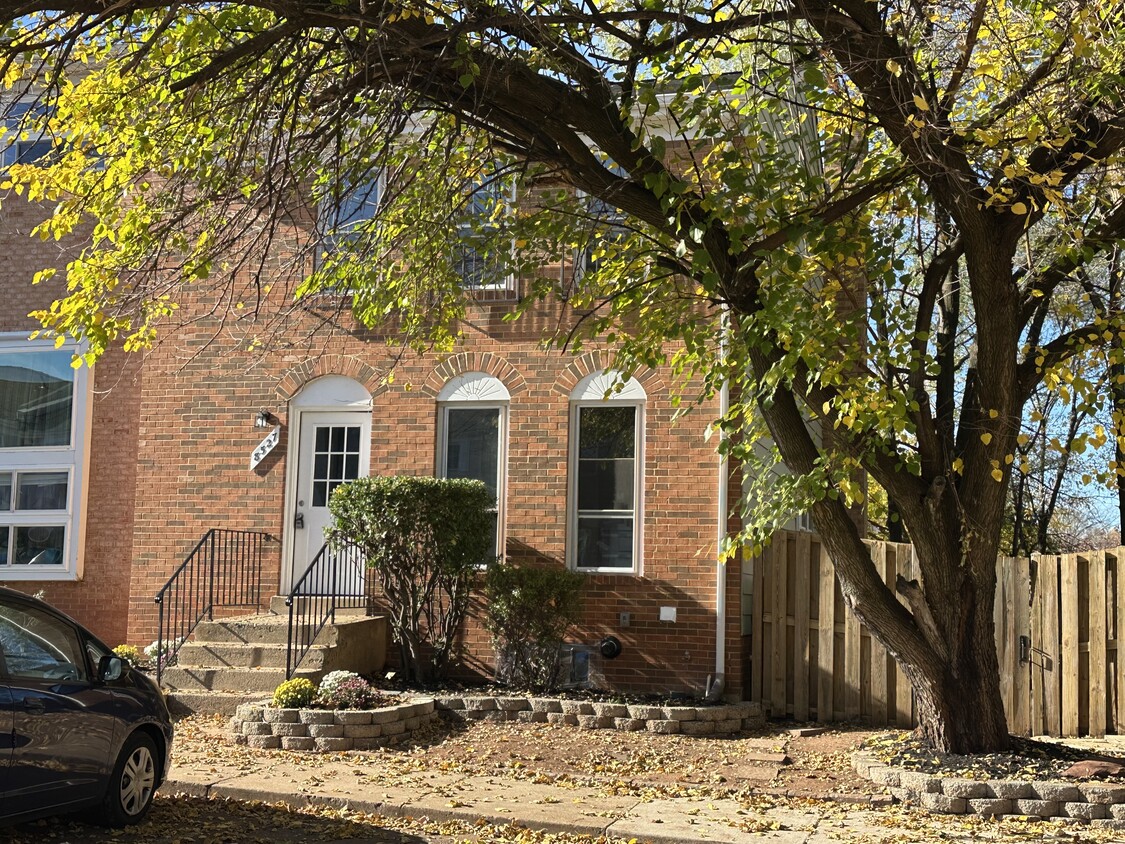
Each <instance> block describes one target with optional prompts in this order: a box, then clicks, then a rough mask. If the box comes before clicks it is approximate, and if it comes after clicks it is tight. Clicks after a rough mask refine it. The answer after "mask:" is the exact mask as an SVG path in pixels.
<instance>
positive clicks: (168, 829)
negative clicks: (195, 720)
mask: <svg viewBox="0 0 1125 844" xmlns="http://www.w3.org/2000/svg"><path fill="white" fill-rule="evenodd" d="M342 815H343V812H342V811H338V810H334V809H326V808H320V809H318V810H317V812H316V813H315V814H313V813H311V812H309V813H306V812H302V811H298V810H296V809H293V808H289V807H287V806H281V805H266V804H253V803H240V802H235V801H225V800H206V799H203V798H198V797H182V796H179V797H161V796H158V797H157V800H156V803H155V805H154V806H153V809H152V812H151V814H150V815H149V816H148V818H146V819H145V821H144V822H142V823H141V824H139V825H137V826H135V827H130V828H128V829H125V830H112V829H105V828H104V827H99V826H95V825H93V824H88V823H84V822H82V821H80V820H77V819H75V818H73V817H64V818H51V819H48V820H43V821H35V822H31V823H26V824H19V825H17V826H13V827H6V828H5V827H0V840H3V841H6V842H10V844H110V842H113V844H189V842H190V843H191V844H227V842H230V844H236V842H237V844H259V842H261V844H290V842H293V844H296V842H302V843H303V842H317V844H345V842H346V843H347V844H431V842H439V841H444V840H446V839H444V838H442V837H438V836H420V835H416V834H413V833H409V832H402V831H399V830H397V829H394V828H391V825H392V824H396V825H401V823H402V822H401V821H396V820H395V819H391V818H378V817H372V818H371V819H370V820H362V821H361V820H356V819H354V818H348V817H343V816H342Z"/></svg>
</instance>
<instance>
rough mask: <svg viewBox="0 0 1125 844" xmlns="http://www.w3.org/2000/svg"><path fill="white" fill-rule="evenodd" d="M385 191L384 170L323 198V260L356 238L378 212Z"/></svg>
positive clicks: (319, 218)
mask: <svg viewBox="0 0 1125 844" xmlns="http://www.w3.org/2000/svg"><path fill="white" fill-rule="evenodd" d="M382 194H383V177H382V175H381V174H380V175H378V176H376V177H374V178H372V179H370V180H369V181H367V182H365V183H363V184H361V185H357V186H354V187H352V186H344V187H342V188H341V190H340V193H339V194H338V195H336V196H330V197H325V198H324V199H322V200H321V202H320V208H319V211H318V214H317V232H318V235H319V239H320V245H319V248H318V250H317V254H318V255H319V256H320V259H321V260H323V258H324V256H326V255H328V254H330V253H332V252H336V251H337V250H340V249H343V248H346V247H347V246H348V245H349V244H350V243H352V242H354V241H355V239H356V237H357V236H358V232H359V229H360V228H362V227H363V226H364V225H365V224H366V223H367V222H368V221H369V220H371V219H373V218H374V217H375V214H376V213H377V212H378V210H379V199H380V197H381V196H382Z"/></svg>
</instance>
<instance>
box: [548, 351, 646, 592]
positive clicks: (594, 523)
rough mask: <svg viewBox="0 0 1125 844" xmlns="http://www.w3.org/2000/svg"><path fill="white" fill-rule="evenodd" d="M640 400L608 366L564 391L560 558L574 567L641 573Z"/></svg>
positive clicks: (636, 389)
mask: <svg viewBox="0 0 1125 844" xmlns="http://www.w3.org/2000/svg"><path fill="white" fill-rule="evenodd" d="M646 398H647V396H646V395H645V391H644V388H643V387H642V386H641V385H640V382H639V381H637V380H636V379H635V378H630V379H628V380H627V381H625V382H624V384H621V383H620V378H619V377H618V375H617V374H616V373H614V372H612V371H603V372H596V373H594V374H592V375H588V376H586V377H585V378H583V379H582V380H581V381H580V382H579V383H578V386H576V387H575V388H574V391H573V392H572V393H571V395H570V462H569V480H570V490H569V493H570V494H569V502H570V503H569V509H568V518H567V540H568V541H567V560H568V562H569V563H570V565H571V566H572V567H573V568H576V569H578V570H579V571H592V572H615V573H626V574H627V573H640V567H641V565H640V562H641V558H642V553H641V549H642V541H641V540H642V536H641V533H642V531H641V526H642V524H643V519H642V509H643V508H642V505H643V483H642V480H643V478H644V430H645V418H644V409H645V399H646Z"/></svg>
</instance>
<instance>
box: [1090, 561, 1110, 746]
mask: <svg viewBox="0 0 1125 844" xmlns="http://www.w3.org/2000/svg"><path fill="white" fill-rule="evenodd" d="M1087 565H1088V566H1089V568H1088V571H1089V590H1090V591H1089V595H1090V601H1089V614H1090V616H1089V617H1090V639H1089V642H1090V659H1089V663H1088V664H1089V671H1090V675H1089V676H1090V679H1089V689H1090V698H1089V699H1090V715H1089V718H1090V728H1089V731H1088V733H1089V735H1091V736H1104V735H1105V728H1106V698H1105V678H1106V636H1105V630H1106V624H1105V575H1106V570H1105V552H1104V551H1095V552H1094V553H1092V554H1090V555H1089V556H1088V557H1087Z"/></svg>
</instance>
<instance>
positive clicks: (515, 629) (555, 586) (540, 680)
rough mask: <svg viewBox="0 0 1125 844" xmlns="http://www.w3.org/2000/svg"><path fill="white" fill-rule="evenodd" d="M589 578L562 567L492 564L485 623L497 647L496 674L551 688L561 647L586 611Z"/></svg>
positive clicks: (519, 682)
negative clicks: (585, 588) (584, 599)
mask: <svg viewBox="0 0 1125 844" xmlns="http://www.w3.org/2000/svg"><path fill="white" fill-rule="evenodd" d="M584 583H585V578H584V577H583V576H582V575H581V574H579V573H578V572H574V571H570V570H569V569H564V568H556V567H552V568H545V567H542V566H519V565H512V564H510V563H504V562H496V563H494V564H493V565H492V566H490V567H489V569H488V575H487V576H486V578H485V586H484V594H485V600H486V602H487V604H486V615H485V622H484V623H485V627H486V628H487V629H488V632H489V633H490V634H491V635H492V645H493V647H494V648H495V649H496V679H497V681H499V682H501V683H504V684H506V685H511V686H519V687H521V688H529V689H532V690H534V691H540V692H546V691H550V690H551V689H552V688H553V687H554V685H555V680H556V677H557V676H558V671H559V648H560V646H561V645H562V642H563V638H564V637H565V636H566V631H567V629H568V628H569V627H570V626H571V625H572V624H574V623H575V622H576V621H577V620H578V618H579V616H580V614H581V612H582V586H583V584H584Z"/></svg>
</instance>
